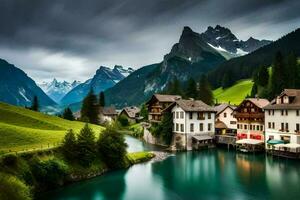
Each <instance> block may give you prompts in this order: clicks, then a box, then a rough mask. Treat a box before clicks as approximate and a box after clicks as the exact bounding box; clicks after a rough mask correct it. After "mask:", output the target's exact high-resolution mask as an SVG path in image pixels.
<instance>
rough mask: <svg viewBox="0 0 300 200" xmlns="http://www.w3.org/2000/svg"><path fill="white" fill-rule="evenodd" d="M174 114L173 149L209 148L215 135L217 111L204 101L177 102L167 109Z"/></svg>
mask: <svg viewBox="0 0 300 200" xmlns="http://www.w3.org/2000/svg"><path fill="white" fill-rule="evenodd" d="M166 110H167V111H171V112H172V114H173V124H174V128H173V145H172V146H173V148H175V149H179V148H181V149H186V150H192V149H193V146H194V147H195V146H198V147H199V146H209V145H210V144H212V140H213V136H214V134H215V110H214V108H213V107H210V106H208V105H207V104H205V103H203V102H202V101H195V100H177V101H175V102H174V103H172V104H171V105H170V106H169V107H168V108H167V109H166Z"/></svg>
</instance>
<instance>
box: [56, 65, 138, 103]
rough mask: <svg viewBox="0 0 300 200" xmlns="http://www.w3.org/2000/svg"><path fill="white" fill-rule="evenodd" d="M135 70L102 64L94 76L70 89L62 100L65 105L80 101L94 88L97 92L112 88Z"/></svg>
mask: <svg viewBox="0 0 300 200" xmlns="http://www.w3.org/2000/svg"><path fill="white" fill-rule="evenodd" d="M133 71H134V70H133V69H132V68H128V69H125V68H123V67H122V66H119V65H116V66H115V67H114V68H113V69H110V68H108V67H103V66H101V67H100V68H99V69H98V70H97V71H96V74H95V75H94V77H93V78H91V79H89V80H87V81H85V82H84V83H82V84H79V85H78V86H76V87H75V88H73V89H72V90H71V91H69V92H68V93H67V94H66V95H65V96H64V97H63V98H62V99H61V101H60V103H61V104H63V105H68V104H72V103H76V102H80V101H81V100H82V99H83V98H84V97H85V96H86V95H87V94H88V92H89V91H90V89H91V88H93V90H94V92H95V93H99V92H101V91H104V90H106V89H108V88H111V87H112V86H114V85H115V84H116V83H118V82H119V81H120V80H122V79H124V78H125V76H128V75H129V74H130V73H132V72H133Z"/></svg>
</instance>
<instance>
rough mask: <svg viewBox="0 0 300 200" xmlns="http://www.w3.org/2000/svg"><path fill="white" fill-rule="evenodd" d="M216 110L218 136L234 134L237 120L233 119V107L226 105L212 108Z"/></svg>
mask: <svg viewBox="0 0 300 200" xmlns="http://www.w3.org/2000/svg"><path fill="white" fill-rule="evenodd" d="M214 108H215V110H216V112H217V113H216V127H215V128H216V131H218V133H219V134H226V133H232V134H236V130H237V119H236V118H235V117H234V115H233V114H234V109H235V108H236V107H235V106H232V105H230V104H227V103H223V104H220V105H218V106H215V107H214Z"/></svg>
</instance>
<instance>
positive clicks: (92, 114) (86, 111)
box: [80, 89, 99, 124]
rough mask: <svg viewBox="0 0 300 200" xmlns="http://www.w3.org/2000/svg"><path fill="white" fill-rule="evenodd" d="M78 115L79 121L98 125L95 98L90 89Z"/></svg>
mask: <svg viewBox="0 0 300 200" xmlns="http://www.w3.org/2000/svg"><path fill="white" fill-rule="evenodd" d="M80 113H81V120H83V121H86V122H90V123H93V124H97V123H99V116H98V113H99V110H98V105H97V97H96V95H95V94H94V91H93V89H91V90H90V92H89V93H88V95H87V96H86V97H85V98H84V100H83V102H82V107H81V111H80Z"/></svg>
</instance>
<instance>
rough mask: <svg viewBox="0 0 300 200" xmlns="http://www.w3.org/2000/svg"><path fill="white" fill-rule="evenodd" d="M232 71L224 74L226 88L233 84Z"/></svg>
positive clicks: (223, 83)
mask: <svg viewBox="0 0 300 200" xmlns="http://www.w3.org/2000/svg"><path fill="white" fill-rule="evenodd" d="M229 74H230V73H225V74H224V76H223V79H222V88H223V89H225V88H228V87H229V86H231V84H232V83H231V80H230V78H231V77H230V75H229Z"/></svg>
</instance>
